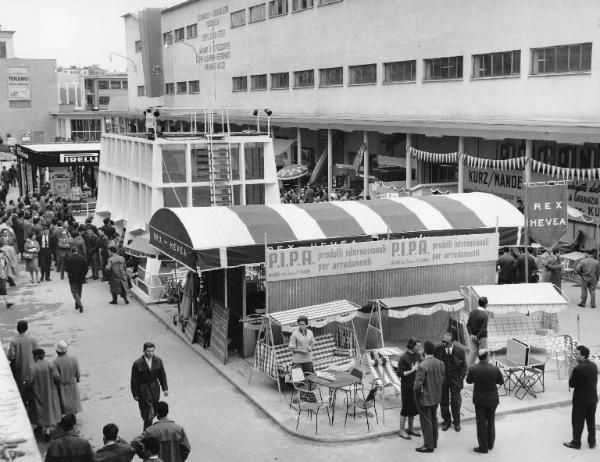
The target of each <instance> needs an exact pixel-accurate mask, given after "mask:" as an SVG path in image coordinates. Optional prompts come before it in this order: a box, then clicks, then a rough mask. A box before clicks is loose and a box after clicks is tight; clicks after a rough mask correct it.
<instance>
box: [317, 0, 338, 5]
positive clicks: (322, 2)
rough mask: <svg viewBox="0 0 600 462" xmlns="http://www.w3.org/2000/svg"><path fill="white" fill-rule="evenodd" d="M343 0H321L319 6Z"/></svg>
mask: <svg viewBox="0 0 600 462" xmlns="http://www.w3.org/2000/svg"><path fill="white" fill-rule="evenodd" d="M341 1H342V0H319V6H323V5H329V4H330V3H339V2H341Z"/></svg>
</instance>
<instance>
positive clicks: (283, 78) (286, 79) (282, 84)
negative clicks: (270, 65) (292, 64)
mask: <svg viewBox="0 0 600 462" xmlns="http://www.w3.org/2000/svg"><path fill="white" fill-rule="evenodd" d="M288 88H290V73H289V72H279V73H277V74H271V90H283V89H285V90H287V89H288Z"/></svg>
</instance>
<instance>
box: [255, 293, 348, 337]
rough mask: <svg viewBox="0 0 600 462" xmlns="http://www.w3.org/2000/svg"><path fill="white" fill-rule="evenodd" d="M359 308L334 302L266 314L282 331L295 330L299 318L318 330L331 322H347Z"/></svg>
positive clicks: (346, 301)
mask: <svg viewBox="0 0 600 462" xmlns="http://www.w3.org/2000/svg"><path fill="white" fill-rule="evenodd" d="M359 309H360V306H358V305H356V304H354V303H352V302H349V301H348V300H336V301H334V302H329V303H322V304H320V305H312V306H305V307H302V308H294V309H293V310H288V311H278V312H277V313H272V314H268V315H266V316H268V317H270V318H271V320H272V321H273V322H274V323H275V324H278V325H280V326H281V328H282V330H284V331H288V332H289V331H291V330H293V329H295V328H296V327H297V326H298V324H297V320H298V317H300V316H306V317H307V318H308V324H309V326H311V327H316V328H320V327H323V326H325V325H327V324H329V323H331V322H348V321H351V320H352V319H354V318H355V317H356V315H357V314H358V310H359Z"/></svg>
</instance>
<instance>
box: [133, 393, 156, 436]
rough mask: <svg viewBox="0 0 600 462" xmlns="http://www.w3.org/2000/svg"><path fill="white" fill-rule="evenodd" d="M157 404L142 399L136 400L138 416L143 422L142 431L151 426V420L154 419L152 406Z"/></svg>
mask: <svg viewBox="0 0 600 462" xmlns="http://www.w3.org/2000/svg"><path fill="white" fill-rule="evenodd" d="M157 403H158V401H153V400H145V399H142V398H140V399H139V400H138V406H139V408H140V415H141V416H142V420H143V421H144V430H146V428H148V427H149V426H150V425H152V420H153V419H154V406H156V404H157Z"/></svg>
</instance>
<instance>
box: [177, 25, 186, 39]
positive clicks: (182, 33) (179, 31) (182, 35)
mask: <svg viewBox="0 0 600 462" xmlns="http://www.w3.org/2000/svg"><path fill="white" fill-rule="evenodd" d="M181 40H185V29H184V28H183V27H182V28H180V29H175V41H176V42H180V41H181Z"/></svg>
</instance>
